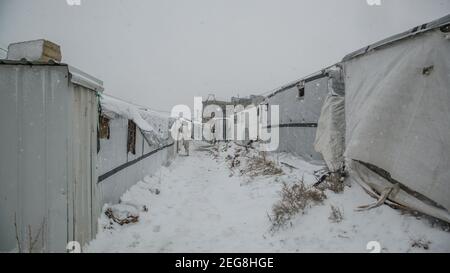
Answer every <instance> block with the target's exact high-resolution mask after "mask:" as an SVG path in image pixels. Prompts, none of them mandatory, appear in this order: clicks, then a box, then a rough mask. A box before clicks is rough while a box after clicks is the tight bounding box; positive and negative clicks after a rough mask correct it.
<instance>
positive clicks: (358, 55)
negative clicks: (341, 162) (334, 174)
mask: <svg viewBox="0 0 450 273" xmlns="http://www.w3.org/2000/svg"><path fill="white" fill-rule="evenodd" d="M449 23H450V16H447V17H445V18H442V19H440V20H438V21H435V22H433V23H430V24H425V25H422V26H421V27H417V28H415V29H413V30H411V31H409V32H405V33H403V34H400V35H397V36H394V37H392V38H390V39H387V40H384V41H382V42H380V43H377V44H375V45H373V46H371V47H368V48H365V49H363V50H360V51H357V52H355V53H353V54H351V55H349V56H347V57H346V58H345V59H344V61H343V66H344V70H345V85H346V86H345V120H346V137H345V138H346V150H345V154H344V155H345V158H346V160H347V161H348V162H349V164H348V167H350V173H351V174H352V175H353V178H355V179H356V180H358V181H359V182H361V183H363V184H365V185H366V186H369V187H370V189H372V190H374V191H375V192H376V193H378V194H380V195H381V192H383V190H384V189H386V188H388V187H390V186H392V185H393V184H392V182H393V181H398V182H399V184H400V185H401V186H400V187H401V188H402V189H404V190H405V191H408V192H410V193H411V192H412V194H411V195H410V196H409V197H405V196H406V195H405V194H406V192H405V191H403V190H397V191H392V192H391V193H390V195H389V196H388V199H389V200H391V201H393V202H396V203H398V204H401V205H403V206H405V207H409V208H412V209H414V210H417V211H420V212H423V213H426V214H429V215H432V216H435V217H437V218H440V219H443V220H445V221H448V222H450V214H449V213H448V211H450V36H449V32H448V29H449V28H448V24H449ZM366 164H367V165H369V166H375V167H377V168H379V169H382V170H383V171H385V172H387V173H388V174H389V175H388V176H390V177H381V176H378V177H375V176H373V175H372V176H370V175H369V174H368V172H372V169H370V168H366V167H365V165H366ZM369 177H370V178H369ZM389 181H390V182H389ZM413 195H415V196H421V197H426V198H425V199H428V200H430V201H432V202H431V203H433V204H434V205H436V206H431V205H429V203H428V202H427V203H424V202H421V201H419V199H417V198H415V197H414V198H412V196H413ZM438 207H439V208H438ZM445 209H446V210H447V211H445Z"/></svg>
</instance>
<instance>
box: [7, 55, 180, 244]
mask: <svg viewBox="0 0 450 273" xmlns="http://www.w3.org/2000/svg"><path fill="white" fill-rule="evenodd" d="M0 83H1V85H0V116H1V123H0V124H1V126H2V128H3V129H2V130H0V139H1V142H0V149H1V151H2V152H1V153H0V252H10V251H14V252H17V251H20V252H65V251H66V245H67V243H68V242H70V241H77V242H79V243H80V244H81V246H83V245H84V244H85V243H87V242H89V241H90V240H92V239H93V238H94V236H95V235H96V233H97V222H98V218H99V216H100V213H101V208H102V207H103V205H104V204H105V203H109V202H112V203H114V202H118V199H119V197H120V196H121V195H122V194H123V193H124V192H125V191H126V190H127V189H128V188H129V187H130V186H131V185H132V184H134V183H136V182H138V181H139V180H141V179H142V178H143V177H144V176H146V175H150V174H153V173H155V172H156V170H157V169H158V168H159V167H160V166H161V165H163V164H165V163H167V161H169V160H170V159H171V158H172V156H174V153H173V152H172V146H173V145H172V143H173V142H172V141H171V139H170V135H169V132H168V131H169V125H170V124H169V123H170V120H169V117H168V116H167V117H166V116H164V115H162V114H159V113H156V112H153V111H150V110H147V109H144V108H142V107H136V106H134V105H131V104H129V103H126V102H123V101H120V100H118V99H113V98H110V97H108V96H106V95H104V94H102V92H103V87H102V85H103V83H102V82H101V81H100V80H98V79H96V78H94V77H92V76H90V75H88V74H86V73H84V72H82V71H80V70H78V69H76V68H73V67H71V66H69V65H67V64H60V63H55V62H38V61H33V62H30V61H26V60H23V61H13V60H0Z"/></svg>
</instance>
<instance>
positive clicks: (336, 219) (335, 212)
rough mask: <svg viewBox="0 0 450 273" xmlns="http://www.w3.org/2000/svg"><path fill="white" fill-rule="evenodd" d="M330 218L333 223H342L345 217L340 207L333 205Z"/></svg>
mask: <svg viewBox="0 0 450 273" xmlns="http://www.w3.org/2000/svg"><path fill="white" fill-rule="evenodd" d="M328 219H330V221H331V222H333V223H340V222H342V220H343V219H344V214H343V213H342V212H341V210H340V209H339V208H338V207H335V206H333V205H331V214H330V217H328Z"/></svg>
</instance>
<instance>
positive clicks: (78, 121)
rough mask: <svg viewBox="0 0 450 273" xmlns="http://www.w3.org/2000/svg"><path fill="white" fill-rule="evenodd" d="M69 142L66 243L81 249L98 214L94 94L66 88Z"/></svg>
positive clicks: (72, 86) (93, 226)
mask: <svg viewBox="0 0 450 273" xmlns="http://www.w3.org/2000/svg"><path fill="white" fill-rule="evenodd" d="M70 87H71V88H70V89H71V92H70V94H71V96H72V97H71V102H72V107H73V108H72V115H70V118H71V123H72V126H71V127H70V128H71V130H72V132H71V134H70V136H71V137H72V138H73V139H72V141H71V143H72V146H71V148H72V151H71V152H70V153H71V154H72V156H71V157H70V159H71V160H72V164H70V165H71V166H72V169H71V170H70V172H72V174H71V175H70V176H71V179H72V180H71V183H70V185H71V187H69V190H70V194H69V198H70V200H69V207H68V211H69V227H68V228H69V239H70V240H73V241H77V242H79V243H80V244H81V245H82V246H83V245H84V244H85V243H87V242H89V241H90V240H91V239H93V238H94V236H95V234H96V231H97V219H98V216H99V213H100V206H99V196H98V191H97V185H96V180H97V175H96V169H95V165H96V156H97V121H98V102H97V96H96V93H95V92H94V91H91V90H89V89H87V88H85V87H82V86H79V85H73V84H71V85H70Z"/></svg>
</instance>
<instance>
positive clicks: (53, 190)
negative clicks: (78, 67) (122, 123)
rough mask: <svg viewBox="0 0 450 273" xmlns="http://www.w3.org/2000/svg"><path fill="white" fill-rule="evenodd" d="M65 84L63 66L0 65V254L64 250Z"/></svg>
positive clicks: (65, 186)
mask: <svg viewBox="0 0 450 273" xmlns="http://www.w3.org/2000/svg"><path fill="white" fill-rule="evenodd" d="M67 80H68V71H67V67H65V66H29V65H26V66H25V65H0V82H2V85H1V86H0V89H1V90H0V103H1V107H0V109H1V110H0V111H1V125H2V128H4V130H1V131H0V139H2V141H1V144H0V145H1V146H0V147H1V152H0V163H1V164H0V165H1V174H0V176H1V178H0V195H1V196H0V217H1V221H0V251H11V250H16V251H17V250H18V245H20V249H21V250H22V251H23V252H28V251H33V252H40V251H50V252H53V251H61V250H63V249H65V244H66V241H67V185H68V160H67V151H68V132H69V129H68V126H69V125H68V124H67V122H64V121H65V120H67V118H68V111H67V109H68V101H69V100H68V97H69V91H68V85H67ZM14 218H15V219H14ZM15 224H16V225H17V227H18V228H17V233H18V237H19V239H18V240H17V239H16V238H15V237H16V236H15V233H16V228H15ZM30 233H31V240H30V239H29V234H30Z"/></svg>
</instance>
